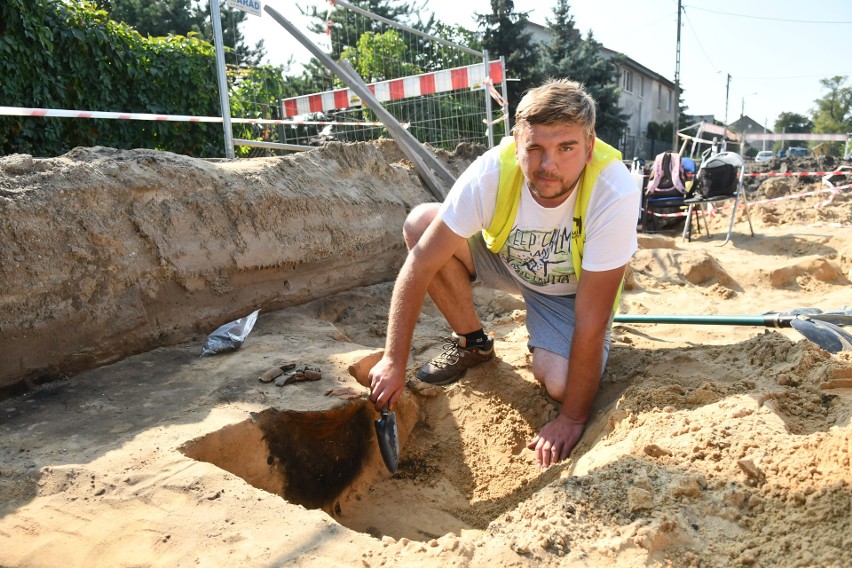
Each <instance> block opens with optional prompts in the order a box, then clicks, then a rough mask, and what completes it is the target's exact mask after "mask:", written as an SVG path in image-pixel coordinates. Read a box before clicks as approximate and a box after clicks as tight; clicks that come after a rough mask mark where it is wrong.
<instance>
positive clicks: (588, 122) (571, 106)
mask: <svg viewBox="0 0 852 568" xmlns="http://www.w3.org/2000/svg"><path fill="white" fill-rule="evenodd" d="M536 124H547V125H551V124H576V125H579V126H581V127H582V128H583V133H584V134H585V135H586V138H589V139H590V138H591V137H592V136H593V135H594V134H595V99H593V98H592V97H591V95H589V94H588V93H587V92H586V91H585V87H584V86H583V84H582V83H578V82H577V81H571V80H569V79H548V81H547V82H545V83H544V84H543V85H541V86H540V87H536V88H534V89H530V90H529V91H527V92H526V93H525V94H524V96H523V98H522V99H521V102H520V103H518V108H517V109H516V110H515V129H518V128H521V127H524V126H525V125H536Z"/></svg>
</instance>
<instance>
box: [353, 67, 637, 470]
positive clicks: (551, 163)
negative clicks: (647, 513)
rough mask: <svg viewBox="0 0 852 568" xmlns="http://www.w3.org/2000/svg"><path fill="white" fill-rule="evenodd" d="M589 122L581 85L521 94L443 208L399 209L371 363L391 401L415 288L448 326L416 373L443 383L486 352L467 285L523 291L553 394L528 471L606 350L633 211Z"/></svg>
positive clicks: (542, 374)
mask: <svg viewBox="0 0 852 568" xmlns="http://www.w3.org/2000/svg"><path fill="white" fill-rule="evenodd" d="M594 126H595V102H594V100H593V99H592V98H591V97H590V96H589V95H588V94H587V93H586V92H585V91H584V90H583V87H582V85H580V84H578V83H575V82H573V81H568V80H551V81H549V82H547V83H546V84H544V85H543V86H541V87H538V88H535V89H532V90H530V91H528V92H527V93H526V94H525V96H524V97H523V99H522V100H521V102H520V104H519V105H518V108H517V111H516V114H515V126H514V129H513V136H512V137H511V138H506V139H504V140H503V142H502V143H501V144H500V146H498V147H496V148H493V149H491V150H489V151H488V152H486V153H485V154H483V155H482V156H481V157H480V158H478V159H477V160H476V161H475V162H474V163H473V164H471V165H470V167H469V168H468V169H467V170H466V171H465V172H464V173H463V174H462V176H461V177H460V178H459V179H458V181H457V182H456V183H455V185H454V186H453V188H452V190H451V191H450V193H449V195H448V196H447V198H446V200H445V201H444V203H442V204H438V203H427V204H423V205H420V206H418V207H416V208H415V209H414V210H413V211H412V212H411V213H410V214H409V216H408V218H407V219H406V222H405V226H404V229H403V235H404V238H405V242H406V244H407V246H408V248H409V252H408V257H407V259H406V261H405V263H404V265H403V267H402V269H401V270H400V273H399V276H398V278H397V280H396V284H395V285H394V291H393V297H392V299H391V307H390V314H389V318H388V333H387V342H386V345H385V353H384V357H383V358H382V359H381V360H380V361H379V362H378V363H377V364H376V365H375V366H374V367H373V368H372V369H371V371H370V384H371V395H370V398H371V400H372V401H373V403H374V404H375V405H376V408H377V409H381V408H383V407H385V406H388V405H390V406H392V405H393V404H394V402H395V401H396V400H397V398H399V396H400V394H401V393H402V389H403V387H404V386H405V369H406V365H407V362H408V353H409V350H410V347H411V338H412V335H413V333H414V327H415V324H416V321H417V317H418V315H419V314H420V309H421V308H422V305H423V300H424V298H425V295H426V293H427V292H428V294H429V296H430V297H431V298H432V300H433V301H434V303H435V305H436V306H437V307H438V309H439V310H440V311H441V313H442V314H443V315H444V317H445V318H446V319H447V322H448V323H449V325H450V327H451V328H452V329H453V335H452V338H451V342H450V343H449V344H448V345H447V346H446V347H445V350H444V352H443V353H442V354H441V355H439V356H438V357H437V358H435V359H433V360H432V361H431V362H429V363H428V364H426V365H425V366H424V367H423V368H422V369H420V371H419V372H418V373H417V378H418V379H420V380H421V381H425V382H427V383H431V384H435V385H447V384H450V383H452V382H454V381H456V380H458V379H459V378H460V377H461V376H462V374H463V373H464V372H465V370H466V369H468V368H470V367H472V366H474V365H477V364H479V363H481V362H483V361H487V360H489V359H491V358H493V357H494V345H493V340H492V339H491V338H490V337H488V335H487V334H486V333H485V331H484V330H483V329H482V324H481V323H480V321H479V318H478V316H477V315H476V311H475V310H474V305H473V296H472V289H471V286H472V284H473V283H481V284H482V285H484V286H487V287H492V288H496V289H500V290H504V291H508V292H512V293H518V294H521V295H522V296H523V298H524V302H525V305H526V310H527V316H526V326H527V330H528V332H529V336H530V340H529V349H530V350H531V351H532V352H533V375H534V376H535V378H536V379H537V380H538V381H539V382H541V383H542V384H543V385H544V387H545V389H546V390H547V393H548V394H549V395H550V396H551V397H553V398H554V399H556V400H557V401H559V402H561V409H560V413H559V416H558V417H557V418H555V419H554V420H552V421H551V422H549V423H548V424H546V425H545V426H544V427H543V428H542V429H541V431H540V432H539V433H538V435H537V436H536V437H535V438H534V439H533V440H532V441H531V442H530V444H529V446H528V447H529V448H530V449H534V450H535V452H536V461H537V463H538V465H539V466H541V467H547V466H549V465H551V464H553V463H556V462H557V461H560V460H563V459H565V458H567V457H568V455H569V454H570V453H571V450H572V449H573V448H574V446H575V445H576V444H577V442H578V441H579V439H580V436H581V435H582V433H583V429H584V428H585V424H586V421H587V420H588V417H589V412H590V409H591V406H592V403H593V401H594V398H595V395H596V393H597V390H598V383H599V381H600V377H601V375H602V373H603V368H604V364H605V363H606V358H607V355H608V353H609V347H610V327H611V323H612V316H613V313H614V310H615V308H616V307H617V306H618V297H619V294H620V291H621V283H622V279H623V276H624V269H625V266H626V265H627V262H628V261H629V260H630V257H631V256H632V255H633V253H634V251H635V250H636V222H637V219H638V216H639V203H640V197H639V191H638V189H637V188H636V185H635V184H634V183H633V180H632V178H631V177H630V174H629V172H628V170H627V168H626V167H625V166H624V164H623V163H622V161H621V154H620V153H619V152H618V151H617V150H615V149H614V148H612V147H611V146H609V145H607V144H605V143H604V142H602V141H601V140H598V139H596V137H595V130H594Z"/></svg>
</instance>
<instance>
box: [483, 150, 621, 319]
mask: <svg viewBox="0 0 852 568" xmlns="http://www.w3.org/2000/svg"><path fill="white" fill-rule="evenodd" d="M500 146H501V148H502V149H501V150H500V183H499V185H498V186H497V204H496V206H495V208H494V216H493V217H492V219H491V224H490V225H488V228H487V229H483V230H482V236H483V237H484V239H485V245H486V246H487V247H488V250H490V251H491V252H493V253H497V252H499V251H500V249H501V248H502V247H503V245H504V244H505V242H506V239H508V238H509V233H510V232H511V230H512V227H513V226H514V224H515V217H516V216H517V214H518V204H519V203H520V201H521V188H522V187H523V185H524V173H523V172H522V171H521V167H520V166H519V165H518V162H517V159H516V157H515V141H514V139H513V138H511V137H506V138H504V139H503V140H502V141H501V143H500ZM614 160H621V152H619V151H618V150H616V149H615V148H613V147H612V146H610V145H609V144H607V143H606V142H604V141H603V140H601V139H600V138H596V139H595V148H594V150H593V151H592V161H591V162H590V163H588V164H586V167H585V169H584V170H583V174H582V175H581V176H580V184H579V187H578V188H577V201H576V203H575V205H574V222H573V225H572V229H571V259H572V263H573V265H574V274H576V275H577V280H578V281H579V279H580V273H581V272H582V264H583V245H584V244H585V242H586V223H585V218H586V211H588V209H589V199H590V198H591V196H592V188H593V187H594V186H595V182H596V181H597V179H598V176H599V175H600V173H601V171H602V170H603V169H604V168H605V167H606V166H607V165H608V164H609V163H610V162H612V161H614ZM623 284H624V281H623V280H622V285H623ZM620 297H621V286H619V288H618V294H616V296H615V306H613V313H615V312H616V311H617V310H618V300H619V298H620Z"/></svg>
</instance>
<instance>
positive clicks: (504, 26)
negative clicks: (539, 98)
mask: <svg viewBox="0 0 852 568" xmlns="http://www.w3.org/2000/svg"><path fill="white" fill-rule="evenodd" d="M528 13H529V12H515V3H514V2H513V1H512V0H491V13H490V14H476V19H477V21H478V22H479V25H480V28H484V31H483V36H482V47H483V49H486V50H488V56H489V58H490V59H492V60H494V59H497V58H498V57H500V56H503V57H504V58H505V59H506V76H507V78H508V79H509V80H508V81H507V91H508V97H509V116H514V114H515V108H516V107H517V106H518V102H520V100H521V97H522V96H523V93H524V92H525V91H527V90H528V89H530V88H533V87H536V86H537V85H538V84H539V83H540V82H541V75H540V74H539V71H538V59H539V57H538V52H537V51H536V50H535V48H534V46H533V44H532V35H531V34H530V33H529V32H528V31H527V22H528V21H529V20H528V19H527V14H528Z"/></svg>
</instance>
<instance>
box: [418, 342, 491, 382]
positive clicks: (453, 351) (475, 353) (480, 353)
mask: <svg viewBox="0 0 852 568" xmlns="http://www.w3.org/2000/svg"><path fill="white" fill-rule="evenodd" d="M493 358H494V340H493V339H491V338H489V339H488V341H487V342H486V343H485V345H482V346H481V347H471V348H469V349H468V348H466V347H465V338H464V337H460V336H458V335H456V334H455V333H453V335H452V336H451V337H448V338H447V343H445V344H444V351H443V352H442V353H441V354H440V355H438V356H437V357H435V358H434V359H432V360H431V361H429V362H428V363H426V364H425V365H423V366H422V367H421V368H420V370H419V371H418V372H417V378H418V379H420V380H421V381H423V382H424V383H429V384H430V385H438V386H443V385H448V384H450V383H454V382H455V381H457V380H459V379H460V378H461V376H462V375H463V374H464V372H465V371H466V370H468V369H469V368H470V367H473V366H475V365H478V364H480V363H482V362H484V361H488V360H490V359H493Z"/></svg>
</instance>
